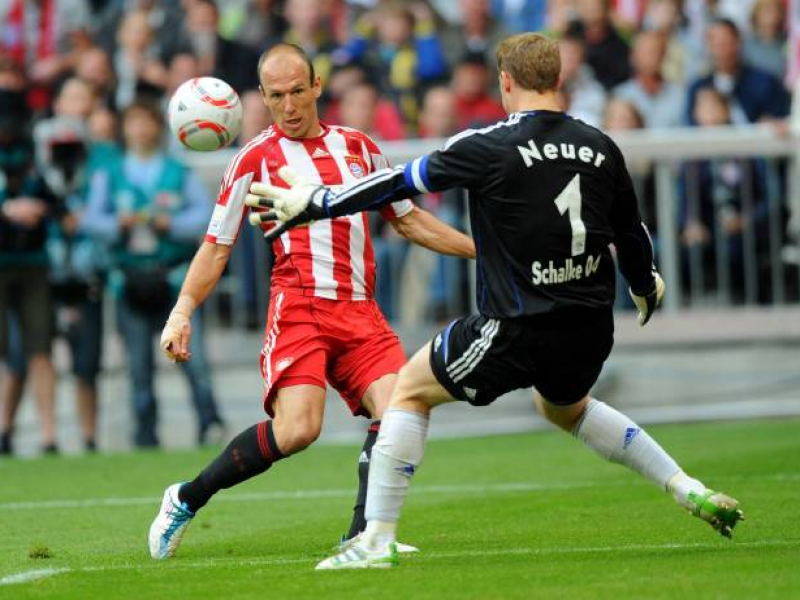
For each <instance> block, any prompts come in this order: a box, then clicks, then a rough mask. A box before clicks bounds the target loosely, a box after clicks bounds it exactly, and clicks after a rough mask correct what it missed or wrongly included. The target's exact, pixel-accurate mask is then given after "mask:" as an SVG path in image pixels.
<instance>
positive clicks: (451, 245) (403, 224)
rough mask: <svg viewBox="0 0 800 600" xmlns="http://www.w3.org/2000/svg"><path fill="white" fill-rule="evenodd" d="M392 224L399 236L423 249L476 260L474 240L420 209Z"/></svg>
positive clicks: (393, 221) (395, 220) (415, 209)
mask: <svg viewBox="0 0 800 600" xmlns="http://www.w3.org/2000/svg"><path fill="white" fill-rule="evenodd" d="M390 223H391V224H392V227H394V229H395V231H397V233H398V234H400V235H401V236H403V237H404V238H405V239H407V240H408V241H409V242H413V243H415V244H417V245H419V246H422V247H423V248H427V249H428V250H432V251H433V252H438V253H439V254H448V255H450V256H459V257H461V258H475V242H474V241H472V238H470V237H469V236H467V235H464V234H463V233H461V232H460V231H458V230H457V229H455V228H453V227H450V225H447V224H446V223H443V222H442V221H440V220H439V219H437V218H436V217H434V216H433V215H432V214H431V213H429V212H428V211H426V210H422V209H421V208H419V207H416V208H414V210H412V211H411V212H410V213H408V214H406V215H404V216H402V217H400V218H398V219H394V220H392V221H390Z"/></svg>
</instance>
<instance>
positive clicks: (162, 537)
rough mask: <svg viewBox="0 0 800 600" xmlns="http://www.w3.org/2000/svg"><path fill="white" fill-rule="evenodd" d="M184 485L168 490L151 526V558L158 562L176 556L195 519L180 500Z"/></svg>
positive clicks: (177, 485)
mask: <svg viewBox="0 0 800 600" xmlns="http://www.w3.org/2000/svg"><path fill="white" fill-rule="evenodd" d="M182 485H183V484H182V483H176V484H174V485H171V486H169V487H168V488H167V489H166V491H165V492H164V498H163V500H161V508H160V509H159V511H158V514H157V515H156V518H155V519H154V520H153V523H152V525H150V536H149V542H150V556H152V557H153V558H155V559H156V560H164V559H166V558H170V557H171V556H172V555H173V554H175V551H176V550H177V549H178V546H180V545H181V538H182V537H183V534H184V533H185V532H186V528H187V527H189V523H191V522H192V518H193V517H194V513H193V512H192V511H190V510H189V508H188V507H187V506H186V503H182V502H181V501H180V500H179V499H178V490H179V489H180V487H181V486H182Z"/></svg>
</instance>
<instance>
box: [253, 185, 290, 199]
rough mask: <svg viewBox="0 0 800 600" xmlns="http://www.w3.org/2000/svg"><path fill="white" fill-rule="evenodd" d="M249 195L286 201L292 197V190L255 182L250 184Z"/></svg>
mask: <svg viewBox="0 0 800 600" xmlns="http://www.w3.org/2000/svg"><path fill="white" fill-rule="evenodd" d="M250 194H252V195H255V196H261V197H262V198H266V199H268V200H288V199H289V198H291V196H292V190H291V188H282V187H278V186H276V185H272V184H269V183H262V182H261V181H256V182H254V183H251V184H250ZM245 201H246V198H245Z"/></svg>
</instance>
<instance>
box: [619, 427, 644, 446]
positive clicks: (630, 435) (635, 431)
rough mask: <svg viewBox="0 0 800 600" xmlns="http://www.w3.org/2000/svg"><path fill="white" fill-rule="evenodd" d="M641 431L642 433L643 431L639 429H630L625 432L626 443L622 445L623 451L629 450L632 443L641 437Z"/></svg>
mask: <svg viewBox="0 0 800 600" xmlns="http://www.w3.org/2000/svg"><path fill="white" fill-rule="evenodd" d="M640 431H641V429H639V428H638V427H628V428H627V429H626V430H625V441H624V442H623V443H622V449H623V450H627V449H628V446H630V445H631V443H632V442H633V439H634V438H635V437H636V436H637V435H639V432H640Z"/></svg>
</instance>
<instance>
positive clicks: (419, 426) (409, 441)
mask: <svg viewBox="0 0 800 600" xmlns="http://www.w3.org/2000/svg"><path fill="white" fill-rule="evenodd" d="M427 434H428V417H426V416H424V415H420V414H418V413H414V412H409V411H405V410H399V409H391V410H388V411H386V413H385V414H384V415H383V419H382V420H381V431H380V434H378V440H377V441H376V442H375V446H374V447H373V448H372V460H371V462H370V467H369V485H368V487H367V506H366V511H365V516H366V518H367V528H366V530H365V531H364V536H363V540H364V544H365V545H366V546H367V548H370V549H375V548H381V547H383V546H385V545H386V544H388V543H391V542H393V541H395V538H396V531H397V521H398V519H399V518H400V509H401V508H402V507H403V501H404V500H405V496H406V492H407V491H408V481H409V479H411V477H412V476H413V475H414V473H415V472H416V470H417V467H419V464H420V463H421V462H422V456H423V454H424V451H425V437H426V436H427Z"/></svg>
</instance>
